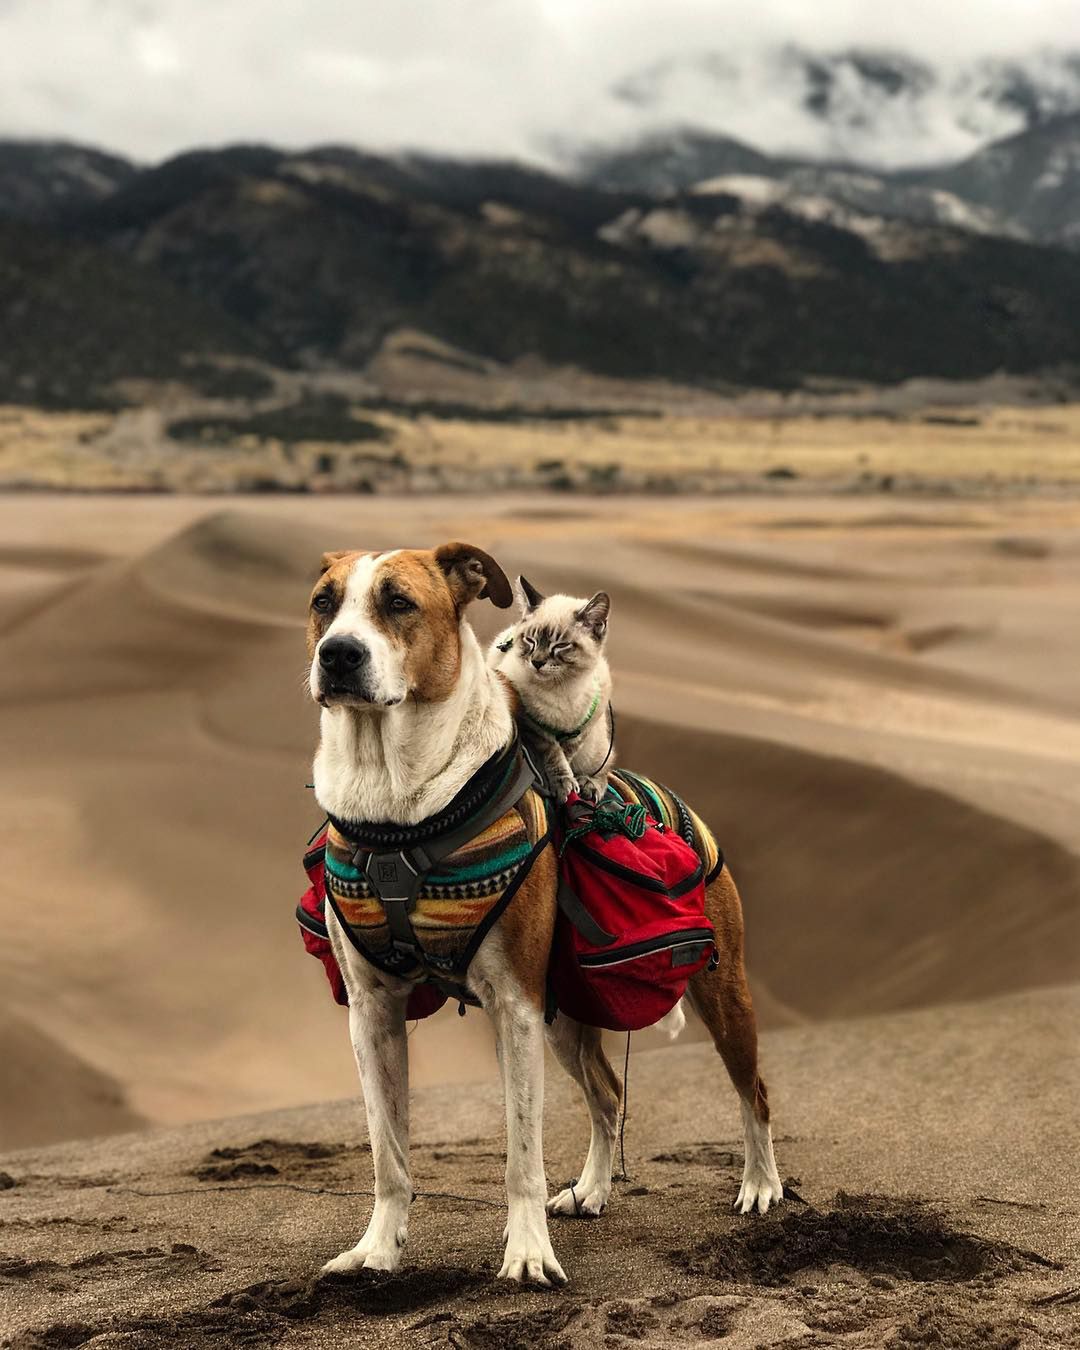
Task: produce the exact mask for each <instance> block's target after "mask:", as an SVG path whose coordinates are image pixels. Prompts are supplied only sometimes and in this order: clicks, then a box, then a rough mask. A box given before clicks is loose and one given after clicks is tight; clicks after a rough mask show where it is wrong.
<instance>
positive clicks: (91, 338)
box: [0, 220, 269, 408]
mask: <svg viewBox="0 0 1080 1350" xmlns="http://www.w3.org/2000/svg"><path fill="white" fill-rule="evenodd" d="M268 350H269V344H268V343H267V342H266V341H265V340H264V339H263V338H262V337H261V336H260V335H259V334H258V333H256V332H254V331H252V330H250V329H248V328H246V327H245V325H243V324H242V323H241V322H239V321H237V320H236V319H235V318H233V317H232V316H230V315H228V314H226V313H225V312H224V311H223V310H222V309H221V308H220V307H219V306H218V305H217V304H216V303H215V302H214V300H213V297H212V296H207V297H206V298H200V297H197V296H193V295H191V294H185V293H184V291H182V290H180V289H178V288H177V287H176V286H174V285H172V284H171V283H170V282H169V281H167V280H166V279H165V278H164V277H163V276H161V275H160V274H159V273H156V272H154V271H151V270H149V269H146V268H143V267H140V266H138V265H137V264H134V263H132V262H131V261H130V260H129V259H127V258H124V257H118V256H116V255H115V254H114V253H112V252H110V251H107V250H105V249H102V248H100V247H95V246H93V245H89V244H85V243H81V242H77V241H73V240H70V239H67V238H63V237H61V236H57V235H50V234H49V233H48V232H46V231H43V230H40V229H35V228H32V227H30V226H27V225H22V224H14V223H12V222H10V221H3V220H0V403H5V402H10V403H33V404H39V405H43V406H59V407H82V408H92V407H96V406H98V405H99V404H101V403H103V402H106V403H107V402H111V401H113V396H112V395H111V393H110V390H109V386H110V384H111V382H112V381H114V380H117V379H120V378H122V377H124V376H146V377H151V378H159V379H164V378H168V377H169V376H172V375H177V374H180V373H182V371H183V370H184V365H185V360H186V359H187V358H188V357H190V356H196V355H204V356H206V355H213V354H217V353H221V352H228V353H233V354H236V355H247V356H256V355H265V354H266V353H267V352H268Z"/></svg>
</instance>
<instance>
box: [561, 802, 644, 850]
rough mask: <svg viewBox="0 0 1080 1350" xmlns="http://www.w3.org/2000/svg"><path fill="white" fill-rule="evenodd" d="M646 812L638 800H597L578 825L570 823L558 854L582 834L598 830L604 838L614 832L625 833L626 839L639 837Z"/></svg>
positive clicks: (642, 830) (641, 834)
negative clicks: (585, 817) (587, 815)
mask: <svg viewBox="0 0 1080 1350" xmlns="http://www.w3.org/2000/svg"><path fill="white" fill-rule="evenodd" d="M647 816H648V812H647V811H646V809H645V807H644V806H642V805H641V803H640V802H623V801H619V800H618V799H617V798H610V797H605V798H604V800H603V801H600V802H597V803H596V805H595V806H594V807H593V810H592V813H591V814H590V815H589V817H588V818H587V819H586V820H583V821H582V822H581V824H580V825H571V826H570V828H569V829H568V830H567V831H566V833H565V834H564V835H563V841H562V847H561V848H560V849H559V856H560V857H562V855H563V854H564V853H565V852H566V849H567V846H568V845H569V844H572V843H573V841H574V840H575V839H580V838H582V836H583V835H586V834H591V832H592V831H593V830H598V831H599V832H600V833H601V834H602V835H603V836H604V838H605V839H610V838H611V836H612V835H615V834H625V835H626V837H627V839H640V838H642V836H643V835H644V834H645V829H646V823H645V822H646V819H647Z"/></svg>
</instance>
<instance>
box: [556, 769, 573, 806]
mask: <svg viewBox="0 0 1080 1350" xmlns="http://www.w3.org/2000/svg"><path fill="white" fill-rule="evenodd" d="M552 788H553V789H554V792H555V796H556V798H557V799H558V801H559V802H560V803H562V802H565V801H566V799H567V797H569V796H570V794H571V792H576V791H577V783H576V782H575V781H574V779H573V777H572V776H571V775H570V774H563V773H560V774H558V775H557V776H556V778H555V781H554V782H553V783H552Z"/></svg>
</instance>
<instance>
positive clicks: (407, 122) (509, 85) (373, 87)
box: [0, 0, 1080, 159]
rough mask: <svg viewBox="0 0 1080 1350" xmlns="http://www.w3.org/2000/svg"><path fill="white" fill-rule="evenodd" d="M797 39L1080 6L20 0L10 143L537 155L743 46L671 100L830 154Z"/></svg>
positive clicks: (12, 57)
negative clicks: (782, 66) (669, 73)
mask: <svg viewBox="0 0 1080 1350" xmlns="http://www.w3.org/2000/svg"><path fill="white" fill-rule="evenodd" d="M784 41H795V42H799V43H802V44H805V45H808V46H812V47H828V46H835V45H842V44H849V43H860V44H873V45H888V46H896V47H900V48H903V49H905V50H907V51H910V52H912V53H914V54H915V55H918V56H923V57H927V58H931V59H933V60H934V61H935V62H938V63H941V62H943V63H945V65H946V66H948V65H949V64H950V63H956V62H958V61H960V60H961V58H967V57H970V56H971V55H973V54H981V53H998V54H1001V53H1010V52H1013V53H1018V52H1024V51H1027V50H1029V49H1031V48H1033V47H1036V46H1038V45H1041V44H1046V45H1055V46H1059V47H1060V46H1061V45H1062V44H1063V43H1066V42H1072V43H1075V44H1077V45H1080V24H1078V21H1077V10H1076V3H1075V0H936V2H934V0H906V3H904V4H894V5H889V6H881V5H875V6H870V5H867V4H866V3H865V0H860V2H858V3H856V2H855V0H815V3H813V4H810V3H807V0H761V2H760V3H757V4H754V3H734V2H732V0H713V2H712V3H706V0H382V3H376V0H354V3H351V4H343V3H341V0H270V2H269V3H267V0H47V2H46V0H6V2H5V0H0V135H7V136H58V137H68V138H72V139H77V140H81V141H86V142H91V143H94V144H99V145H103V146H106V147H109V148H113V149H117V150H120V151H124V152H127V153H129V154H133V155H135V156H137V157H141V158H145V159H153V158H158V157H161V156H163V155H166V154H170V153H173V152H175V151H177V150H180V149H185V148H188V147H190V146H192V145H196V144H203V145H205V144H211V145H213V144H221V143H223V142H228V141H236V140H258V141H272V142H275V143H278V144H282V145H287V146H302V145H310V144H313V143H316V142H326V141H336V142H347V143H354V144H360V145H365V146H370V147H373V148H381V149H393V148H399V147H422V148H425V149H430V150H435V151H443V152H452V153H461V154H481V153H482V154H503V155H518V156H527V157H533V158H535V157H537V156H538V155H541V154H542V153H543V149H544V147H550V146H551V145H552V144H553V143H555V142H557V141H558V140H559V139H560V138H562V139H564V140H573V141H578V140H580V139H582V138H583V137H585V138H598V139H610V138H613V137H618V136H623V135H629V134H631V133H633V132H634V131H635V130H637V129H639V128H640V127H641V126H642V125H643V124H644V122H645V121H646V120H647V118H654V117H655V116H656V115H657V112H656V110H652V111H650V112H649V114H648V115H647V117H646V115H645V114H643V112H642V110H641V109H640V108H636V107H635V106H634V105H632V104H630V103H627V102H626V101H624V100H618V99H615V98H613V97H611V95H610V89H611V87H612V85H614V84H615V83H617V82H618V81H619V80H620V79H621V78H622V77H624V76H626V75H627V74H629V73H631V72H635V71H639V70H641V69H643V68H647V67H649V66H652V65H655V64H656V63H658V62H662V61H664V60H665V59H667V58H672V57H684V56H686V55H687V54H688V53H689V54H694V53H701V52H703V51H715V52H719V53H725V52H727V53H733V54H736V55H738V56H739V58H740V61H741V63H742V68H743V69H744V70H745V71H746V72H748V73H747V74H746V75H745V77H744V86H745V87H744V86H740V87H739V89H738V91H737V93H736V95H735V96H734V97H732V98H727V99H725V98H717V96H716V94H715V91H714V90H712V89H711V88H710V87H708V86H707V85H706V84H705V83H703V82H702V80H701V79H700V77H699V76H694V75H693V74H692V72H691V73H690V74H686V73H684V74H682V75H676V76H673V77H672V78H671V79H669V81H668V84H667V87H666V90H665V91H664V92H663V94H662V96H661V98H660V102H659V105H658V106H659V111H660V112H661V113H663V115H665V116H668V117H671V118H679V117H688V116H692V117H694V118H695V119H696V120H700V121H703V122H704V123H705V124H707V125H713V126H714V127H715V128H716V129H718V130H729V131H732V132H734V133H736V134H738V135H741V136H743V137H746V138H748V139H750V140H753V141H755V142H757V143H758V144H761V145H763V146H764V147H766V148H795V149H798V148H804V149H805V148H811V149H813V148H815V147H814V146H812V145H810V146H806V145H802V144H801V141H804V140H805V139H806V137H807V135H808V134H809V133H808V131H807V128H806V126H805V124H804V123H801V122H800V121H799V118H798V116H796V115H794V114H793V113H792V105H793V100H792V99H791V98H790V97H787V96H786V95H785V91H784V90H782V89H777V88H775V87H773V84H775V78H774V76H772V75H770V74H769V72H768V70H767V69H766V68H765V67H764V66H762V65H760V64H755V62H758V61H759V58H758V57H756V56H753V55H752V53H754V52H755V51H757V50H758V49H759V48H761V47H763V46H765V45H768V44H775V43H778V42H784ZM746 53H751V55H750V56H749V57H747V56H746V55H745V54H746ZM747 81H748V82H749V83H748V84H747V83H746V82H747ZM770 82H771V83H770ZM931 123H932V117H931ZM894 133H895V141H896V146H897V147H898V153H897V155H896V156H894V157H896V158H900V159H902V158H904V154H905V153H906V151H904V149H903V147H904V146H905V145H906V144H907V142H906V141H905V140H904V137H908V139H910V137H911V136H912V135H915V134H925V135H926V136H927V137H929V138H937V139H939V140H940V139H941V138H942V137H944V138H945V140H946V141H947V140H948V138H949V135H951V134H952V133H951V131H950V130H949V128H948V127H944V126H935V125H933V124H931V125H928V126H926V127H924V128H922V129H920V128H918V127H916V128H914V129H913V128H911V127H902V128H896V129H894ZM961 139H962V137H961ZM818 148H820V147H818ZM963 148H964V147H963V146H961V145H959V143H958V144H957V145H955V146H954V145H952V144H950V145H949V146H948V150H949V151H950V152H951V151H953V150H960V149H963Z"/></svg>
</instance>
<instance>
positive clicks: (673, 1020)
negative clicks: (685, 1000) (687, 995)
mask: <svg viewBox="0 0 1080 1350" xmlns="http://www.w3.org/2000/svg"><path fill="white" fill-rule="evenodd" d="M654 1026H655V1027H656V1030H657V1031H662V1032H663V1033H664V1034H665V1035H666V1036H667V1037H668V1038H669V1039H670V1040H674V1039H675V1037H676V1036H678V1034H679V1032H680V1031H682V1029H683V1027H684V1026H686V1014H685V1013H684V1012H683V1006H682V999H680V1000H679V1001H678V1003H676V1004H675V1006H674V1008H672V1010H671V1011H670V1012H669V1013H665V1014H664V1016H663V1017H661V1019H660V1021H659V1022H656V1023H654Z"/></svg>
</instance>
